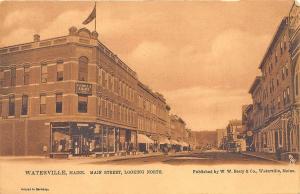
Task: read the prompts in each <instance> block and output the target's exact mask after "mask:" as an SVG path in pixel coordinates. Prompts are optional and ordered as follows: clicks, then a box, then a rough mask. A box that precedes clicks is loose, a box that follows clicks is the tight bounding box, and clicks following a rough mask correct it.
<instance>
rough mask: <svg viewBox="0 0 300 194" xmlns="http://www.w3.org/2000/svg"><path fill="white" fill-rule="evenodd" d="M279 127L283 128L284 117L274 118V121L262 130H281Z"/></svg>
mask: <svg viewBox="0 0 300 194" xmlns="http://www.w3.org/2000/svg"><path fill="white" fill-rule="evenodd" d="M279 129H282V119H281V118H278V119H276V120H274V121H273V122H271V123H270V124H269V125H268V126H266V127H265V128H263V129H262V130H261V132H266V131H269V130H279Z"/></svg>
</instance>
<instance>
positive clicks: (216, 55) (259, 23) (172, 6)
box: [0, 0, 293, 131]
mask: <svg viewBox="0 0 300 194" xmlns="http://www.w3.org/2000/svg"><path fill="white" fill-rule="evenodd" d="M292 4H293V1H292V0H241V1H228V0H223V1H217V0H206V1H144V2H138V1H132V2H129V1H104V2H98V3H97V31H98V33H99V34H100V35H99V39H100V41H101V42H102V43H104V44H105V45H106V46H107V47H108V48H110V49H111V50H112V51H113V52H114V53H116V54H117V55H118V56H119V58H121V59H122V60H123V61H124V62H125V63H126V64H127V65H129V66H130V67H131V68H132V69H133V70H135V71H136V72H137V74H138V78H139V79H140V80H141V81H142V82H143V83H145V84H146V85H148V86H149V87H150V88H151V89H152V90H154V91H158V92H160V93H162V94H163V95H164V96H165V98H166V99H167V103H168V104H169V105H170V106H171V113H173V114H177V115H179V116H180V117H182V118H183V119H184V120H185V122H186V123H187V127H189V128H191V129H192V130H195V131H200V130H215V129H217V128H225V127H226V125H227V124H228V121H229V120H231V119H241V111H242V110H241V109H242V105H244V104H250V103H251V102H252V100H251V96H250V95H249V94H248V91H249V88H250V86H251V84H252V82H253V81H254V78H255V76H257V75H259V73H260V72H259V70H258V66H259V63H260V62H261V60H262V57H263V55H264V54H265V52H266V49H267V48H268V45H269V44H270V42H271V40H272V38H273V35H274V33H275V31H276V29H277V27H278V25H279V24H280V21H281V20H282V18H283V17H284V16H287V15H288V13H289V10H290V8H291V6H292ZM93 6H94V2H89V1H86V2H1V1H0V26H1V30H0V47H3V46H8V45H14V44H19V43H25V42H31V41H32V39H33V34H36V33H38V34H40V36H41V39H46V38H51V37H55V36H62V35H67V34H68V29H69V27H71V26H76V27H78V28H81V27H87V28H88V29H90V30H93V29H94V24H93V23H91V24H89V25H87V26H83V25H82V24H81V23H82V22H83V21H84V20H85V19H86V17H87V16H88V15H89V13H90V12H91V10H92V9H93Z"/></svg>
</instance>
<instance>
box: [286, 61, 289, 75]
mask: <svg viewBox="0 0 300 194" xmlns="http://www.w3.org/2000/svg"><path fill="white" fill-rule="evenodd" d="M285 76H286V77H287V76H289V68H288V63H286V65H285Z"/></svg>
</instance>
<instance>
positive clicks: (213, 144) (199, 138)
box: [192, 131, 217, 149]
mask: <svg viewBox="0 0 300 194" xmlns="http://www.w3.org/2000/svg"><path fill="white" fill-rule="evenodd" d="M192 134H193V136H195V138H196V145H195V146H196V148H197V149H201V148H209V149H211V148H217V132H216V131H192Z"/></svg>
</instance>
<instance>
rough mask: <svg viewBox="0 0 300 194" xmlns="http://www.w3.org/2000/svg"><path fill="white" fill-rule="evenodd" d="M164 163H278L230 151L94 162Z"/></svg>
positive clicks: (126, 163)
mask: <svg viewBox="0 0 300 194" xmlns="http://www.w3.org/2000/svg"><path fill="white" fill-rule="evenodd" d="M153 163H163V164H170V165H190V164H193V165H220V164H277V163H276V162H274V161H270V160H264V159H261V158H256V157H252V156H246V155H243V154H240V153H228V152H192V153H183V154H178V155H159V156H150V157H144V158H130V159H126V158H124V159H122V158H120V159H116V160H113V161H101V162H92V164H116V165H139V164H153Z"/></svg>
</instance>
